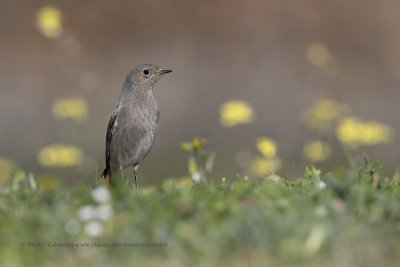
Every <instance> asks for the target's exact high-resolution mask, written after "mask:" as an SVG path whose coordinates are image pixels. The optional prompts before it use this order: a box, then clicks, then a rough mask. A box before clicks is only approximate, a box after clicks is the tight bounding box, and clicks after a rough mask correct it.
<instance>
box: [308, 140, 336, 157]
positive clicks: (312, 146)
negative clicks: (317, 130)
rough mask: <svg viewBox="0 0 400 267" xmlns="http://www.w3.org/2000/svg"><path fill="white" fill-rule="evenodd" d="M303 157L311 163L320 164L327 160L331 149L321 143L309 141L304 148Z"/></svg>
mask: <svg viewBox="0 0 400 267" xmlns="http://www.w3.org/2000/svg"><path fill="white" fill-rule="evenodd" d="M303 153H304V155H305V157H306V158H307V159H308V160H310V161H312V162H321V161H325V160H327V159H328V158H329V156H330V153H331V149H330V147H329V144H327V143H325V142H322V141H316V140H315V141H310V142H307V143H306V145H305V146H304V149H303Z"/></svg>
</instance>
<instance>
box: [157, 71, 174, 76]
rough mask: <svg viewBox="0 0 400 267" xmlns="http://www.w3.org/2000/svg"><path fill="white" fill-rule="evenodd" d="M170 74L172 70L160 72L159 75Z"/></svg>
mask: <svg viewBox="0 0 400 267" xmlns="http://www.w3.org/2000/svg"><path fill="white" fill-rule="evenodd" d="M170 72H172V70H160V72H159V73H160V75H163V74H167V73H170Z"/></svg>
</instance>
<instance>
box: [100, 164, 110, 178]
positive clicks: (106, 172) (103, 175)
mask: <svg viewBox="0 0 400 267" xmlns="http://www.w3.org/2000/svg"><path fill="white" fill-rule="evenodd" d="M109 172H110V168H109V167H108V166H107V167H106V168H105V169H104V171H103V174H102V175H101V178H104V179H105V178H106V177H107V176H108V174H109Z"/></svg>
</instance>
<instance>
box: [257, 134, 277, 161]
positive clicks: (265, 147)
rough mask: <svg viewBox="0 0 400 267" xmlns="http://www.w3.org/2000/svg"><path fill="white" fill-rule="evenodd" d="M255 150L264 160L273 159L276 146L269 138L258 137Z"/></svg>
mask: <svg viewBox="0 0 400 267" xmlns="http://www.w3.org/2000/svg"><path fill="white" fill-rule="evenodd" d="M257 149H258V151H259V152H260V153H261V154H263V156H264V157H266V158H273V157H274V156H275V154H276V150H277V145H276V143H275V141H274V140H273V139H271V138H266V137H260V138H258V139H257Z"/></svg>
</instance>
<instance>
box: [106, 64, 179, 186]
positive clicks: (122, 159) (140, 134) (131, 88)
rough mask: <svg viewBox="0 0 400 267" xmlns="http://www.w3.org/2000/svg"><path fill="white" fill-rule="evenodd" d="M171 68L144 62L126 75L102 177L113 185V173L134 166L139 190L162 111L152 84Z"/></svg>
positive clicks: (109, 134)
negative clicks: (142, 166)
mask: <svg viewBox="0 0 400 267" xmlns="http://www.w3.org/2000/svg"><path fill="white" fill-rule="evenodd" d="M170 72H172V70H169V69H161V68H160V67H159V66H157V65H155V64H142V65H139V66H137V67H135V68H133V69H132V70H131V71H130V72H129V73H128V75H127V76H126V79H125V82H124V85H123V87H122V90H121V94H120V96H119V98H118V101H117V104H116V105H115V107H114V110H113V111H112V114H111V117H110V120H109V121H108V126H107V134H106V151H105V152H106V153H105V165H106V166H105V169H104V171H103V174H102V178H104V179H106V184H107V185H111V178H112V174H114V173H115V172H116V171H119V172H121V175H122V177H123V174H122V172H123V170H124V169H126V168H127V167H130V166H132V167H133V173H134V176H135V185H136V189H137V190H138V178H137V173H136V172H137V170H138V167H139V164H140V162H141V161H142V160H143V159H144V158H145V157H146V156H147V154H148V153H149V152H150V149H151V147H152V145H153V142H154V138H155V136H156V133H157V129H158V121H159V118H160V111H159V108H158V104H157V100H156V99H155V97H154V95H153V87H154V86H155V84H156V83H157V82H158V80H159V79H160V78H161V76H163V75H164V74H167V73H170Z"/></svg>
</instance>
